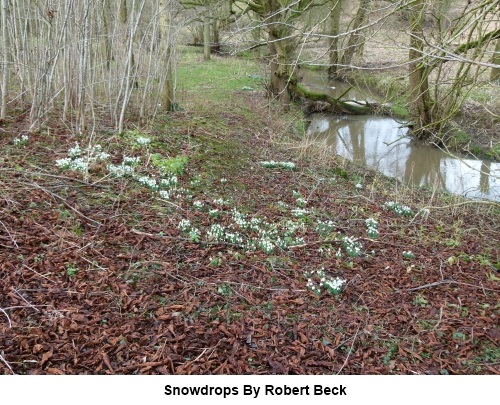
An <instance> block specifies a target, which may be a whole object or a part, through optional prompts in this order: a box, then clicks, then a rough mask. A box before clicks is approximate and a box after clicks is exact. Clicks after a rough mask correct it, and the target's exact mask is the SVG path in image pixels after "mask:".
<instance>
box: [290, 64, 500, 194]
mask: <svg viewBox="0 0 500 405" xmlns="http://www.w3.org/2000/svg"><path fill="white" fill-rule="evenodd" d="M298 75H299V77H301V78H302V82H303V83H304V84H305V85H306V86H307V87H309V88H311V90H316V91H323V92H326V93H328V94H329V95H330V96H332V97H335V98H339V97H341V99H342V100H352V101H357V102H362V101H368V102H374V101H377V98H378V97H377V95H376V94H375V93H374V92H372V91H371V90H370V89H369V88H366V87H365V88H351V86H350V85H348V84H347V83H343V82H338V81H329V80H328V77H327V75H326V73H325V72H318V71H311V70H307V69H303V70H300V71H299V73H298ZM378 101H381V100H378ZM308 119H310V120H312V121H311V123H310V125H309V127H308V130H307V136H308V137H309V138H311V139H314V140H316V141H317V142H322V143H324V145H325V148H328V149H329V150H331V153H334V154H337V155H340V156H343V157H345V158H348V159H350V160H352V161H354V162H355V163H357V164H361V165H364V166H367V167H369V168H371V169H375V170H378V171H380V172H381V173H383V174H385V175H386V176H390V177H395V178H397V179H399V180H401V181H402V182H404V183H405V184H407V185H413V186H429V187H436V188H443V189H445V190H447V191H449V192H451V193H453V194H459V195H462V196H464V197H468V198H474V199H489V200H496V201H500V164H499V163H493V162H489V161H481V160H476V159H470V158H466V157H454V156H451V155H450V154H447V153H445V152H444V151H442V150H439V149H437V148H434V147H432V146H428V145H422V144H421V143H419V142H417V141H415V140H412V139H411V138H410V137H408V136H407V134H408V128H407V127H405V126H404V124H401V123H398V122H397V121H395V120H394V119H392V118H389V117H377V116H354V115H349V116H335V115H332V114H323V113H322V114H312V115H310V116H308Z"/></svg>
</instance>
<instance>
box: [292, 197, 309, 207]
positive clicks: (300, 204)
mask: <svg viewBox="0 0 500 405" xmlns="http://www.w3.org/2000/svg"><path fill="white" fill-rule="evenodd" d="M295 201H296V203H297V207H300V208H304V207H305V206H306V205H307V200H306V199H305V198H303V197H299V198H297V200H295Z"/></svg>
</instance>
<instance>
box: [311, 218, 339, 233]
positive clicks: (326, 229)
mask: <svg viewBox="0 0 500 405" xmlns="http://www.w3.org/2000/svg"><path fill="white" fill-rule="evenodd" d="M334 229H335V223H334V222H333V221H332V220H328V221H318V222H317V224H316V232H318V233H319V234H320V235H321V236H325V235H328V234H329V233H330V232H332V231H333V230H334Z"/></svg>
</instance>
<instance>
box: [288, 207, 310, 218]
mask: <svg viewBox="0 0 500 405" xmlns="http://www.w3.org/2000/svg"><path fill="white" fill-rule="evenodd" d="M291 213H292V215H293V216H294V217H297V218H302V217H305V216H306V215H307V214H309V210H306V209H305V208H294V209H292V210H291Z"/></svg>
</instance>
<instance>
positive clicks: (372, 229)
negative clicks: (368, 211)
mask: <svg viewBox="0 0 500 405" xmlns="http://www.w3.org/2000/svg"><path fill="white" fill-rule="evenodd" d="M365 226H366V232H367V233H368V236H369V237H370V238H378V237H379V231H378V222H377V221H376V220H374V219H373V218H368V219H366V220H365Z"/></svg>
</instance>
